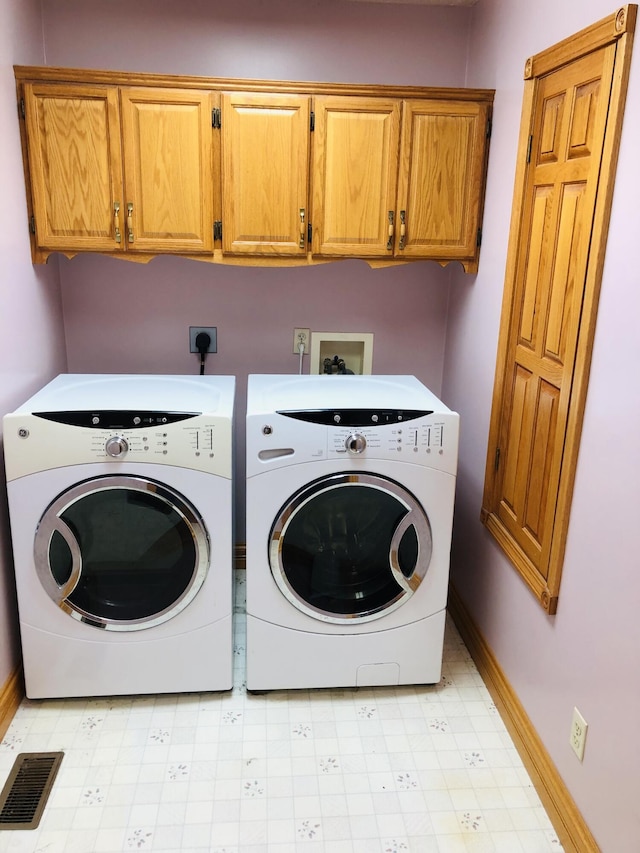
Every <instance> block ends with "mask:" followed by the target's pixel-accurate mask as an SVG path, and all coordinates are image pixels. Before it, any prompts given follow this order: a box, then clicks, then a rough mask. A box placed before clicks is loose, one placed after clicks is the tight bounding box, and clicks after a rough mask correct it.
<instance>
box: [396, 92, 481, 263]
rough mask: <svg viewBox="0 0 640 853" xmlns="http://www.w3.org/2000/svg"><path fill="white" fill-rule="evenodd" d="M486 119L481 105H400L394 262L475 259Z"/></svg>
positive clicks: (423, 102)
mask: <svg viewBox="0 0 640 853" xmlns="http://www.w3.org/2000/svg"><path fill="white" fill-rule="evenodd" d="M487 119H488V107H487V105H486V104H483V103H478V102H473V101H470V102H466V101H454V100H451V101H448V100H441V101H440V100H407V101H405V102H404V105H403V117H402V137H401V144H400V145H401V147H400V150H401V158H400V172H399V179H398V204H397V210H398V214H397V215H398V227H397V228H396V252H395V254H396V257H407V258H420V257H428V258H433V259H435V260H443V261H447V260H452V259H458V260H465V259H468V260H472V259H475V258H476V257H477V253H478V228H479V225H480V216H481V212H482V211H481V209H480V205H481V198H482V187H483V179H484V163H485V154H486V145H487Z"/></svg>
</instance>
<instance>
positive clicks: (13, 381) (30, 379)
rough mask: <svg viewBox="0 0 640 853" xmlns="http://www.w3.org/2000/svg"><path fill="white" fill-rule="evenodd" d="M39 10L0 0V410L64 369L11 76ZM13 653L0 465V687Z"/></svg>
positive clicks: (32, 0) (37, 35) (34, 32)
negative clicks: (39, 260) (38, 259)
mask: <svg viewBox="0 0 640 853" xmlns="http://www.w3.org/2000/svg"><path fill="white" fill-rule="evenodd" d="M39 10H40V3H39V2H36V0H0V127H2V134H1V135H0V186H2V204H0V235H1V236H0V365H1V366H0V417H1V416H2V415H4V414H6V413H7V412H9V411H11V410H12V409H14V408H15V407H16V406H17V405H19V404H20V403H22V402H23V401H24V400H25V399H26V398H27V397H28V396H29V395H30V394H31V393H33V392H34V391H35V390H36V389H37V388H38V387H40V386H41V385H44V384H45V382H47V381H48V380H49V379H50V378H51V376H52V375H54V374H55V373H59V372H60V371H61V370H64V369H65V354H64V336H63V326H62V311H61V302H60V287H59V283H58V275H57V267H56V264H55V263H53V264H52V265H51V267H47V268H44V267H42V268H39V269H37V270H35V269H34V267H33V266H32V264H31V255H30V250H29V232H28V226H27V209H26V201H25V191H24V181H23V177H22V154H21V151H20V130H19V125H18V121H17V118H16V116H17V111H16V91H15V81H14V79H13V64H14V63H33V64H36V63H41V62H42V60H43V53H42V25H41V21H40V12H39ZM0 444H1V427H0ZM0 471H2V466H1V465H0ZM18 654H19V652H18V634H17V619H16V605H15V595H14V583H13V564H12V559H11V548H10V538H9V521H8V517H7V504H6V492H5V488H4V476H3V473H0V689H2V687H3V685H4V684H5V682H6V680H7V677H8V676H9V674H10V673H11V672H12V670H13V669H14V667H15V665H16V663H17V660H18Z"/></svg>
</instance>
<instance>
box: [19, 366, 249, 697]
mask: <svg viewBox="0 0 640 853" xmlns="http://www.w3.org/2000/svg"><path fill="white" fill-rule="evenodd" d="M234 393H235V379H234V377H230V376H194V377H191V376H132V375H106V374H105V375H98V374H97V375H89V374H87V375H79V374H62V375H60V376H58V377H57V378H56V379H54V380H53V381H52V382H50V383H49V384H48V385H47V386H45V387H44V388H43V389H42V390H41V391H39V392H38V393H37V394H35V396H33V397H32V398H31V399H30V400H28V401H27V402H26V403H25V404H24V405H22V406H21V407H20V408H18V409H17V410H16V411H15V412H13V413H11V414H8V415H6V416H5V417H4V450H5V465H6V472H7V490H8V497H9V512H10V518H11V535H12V541H13V553H14V562H15V574H16V587H17V596H18V609H19V615H20V635H21V642H22V651H23V660H24V674H25V682H26V692H27V696H29V697H31V698H47V697H71V696H98V695H125V694H140V693H168V692H188V691H205V690H228V689H230V688H231V686H232V668H233V645H232V644H233V635H232V612H233V605H232V559H233V553H232V552H233V520H232V519H233V516H232V501H233V496H232V466H233V458H232V457H233V450H232V449H233V441H232V426H233V406H234Z"/></svg>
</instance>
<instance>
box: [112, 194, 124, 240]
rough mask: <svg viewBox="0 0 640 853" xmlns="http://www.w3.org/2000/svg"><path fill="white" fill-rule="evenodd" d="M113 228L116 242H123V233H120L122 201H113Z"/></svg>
mask: <svg viewBox="0 0 640 853" xmlns="http://www.w3.org/2000/svg"><path fill="white" fill-rule="evenodd" d="M113 229H114V234H115V240H116V243H121V242H122V235H121V234H120V202H119V201H114V203H113Z"/></svg>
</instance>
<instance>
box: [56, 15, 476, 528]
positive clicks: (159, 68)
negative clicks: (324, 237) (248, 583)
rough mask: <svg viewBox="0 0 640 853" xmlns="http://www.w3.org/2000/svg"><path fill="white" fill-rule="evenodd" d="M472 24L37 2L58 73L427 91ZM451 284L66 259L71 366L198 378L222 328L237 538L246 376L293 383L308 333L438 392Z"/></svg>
mask: <svg viewBox="0 0 640 853" xmlns="http://www.w3.org/2000/svg"><path fill="white" fill-rule="evenodd" d="M468 21H469V14H468V10H464V9H443V8H430V9H425V8H420V7H414V6H411V7H403V9H402V13H401V14H400V13H399V12H398V10H397V9H393V8H391V7H388V6H384V5H377V4H375V5H369V4H362V3H350V2H346V0H328V2H323V3H322V4H321V3H307V4H305V5H304V7H302V6H301V5H300V4H299V3H297V2H294V0H275V2H272V3H271V2H270V3H269V4H268V5H265V4H263V3H262V2H259V0H240V2H239V3H234V4H228V3H225V4H222V3H211V2H199V0H185V2H183V3H181V4H179V5H177V4H175V3H173V2H164V0H163V2H151V0H142V2H138V3H135V4H131V3H130V2H122V0H114V1H113V2H110V3H92V4H87V3H86V2H84V0H49V2H47V3H45V4H44V30H45V46H46V57H47V64H50V65H63V66H80V67H82V66H85V67H86V66H89V67H94V68H100V67H108V68H116V69H117V68H119V69H127V70H133V71H136V70H140V71H154V72H162V73H183V74H186V73H188V74H202V75H206V76H219V77H232V76H237V77H260V78H273V79H294V80H321V81H322V80H324V81H343V82H349V81H351V82H363V83H376V82H384V83H398V84H411V85H434V86H441V85H449V86H456V85H462V84H463V83H464V73H465V67H466V60H465V54H466V42H467V29H468V27H467V25H468ZM125 22H126V24H125ZM452 273H453V269H452V268H445V269H443V268H441V267H439V266H438V265H437V264H429V263H418V264H409V265H405V266H402V267H400V268H394V269H379V270H372V269H371V268H370V267H368V266H367V265H366V264H365V263H364V262H360V261H344V262H340V263H330V264H323V265H322V266H316V267H311V268H304V267H298V268H294V269H291V268H285V269H283V268H280V269H260V268H253V267H226V266H220V265H211V264H207V263H201V262H198V261H187V260H182V259H175V258H157V259H154V260H153V261H152V262H151V263H150V264H149V265H148V266H145V265H139V264H131V263H126V262H122V261H119V260H116V259H110V258H100V257H93V256H91V257H88V256H85V257H78V258H75V259H73V260H71V261H67V260H65V259H61V260H60V276H61V281H62V293H63V302H64V316H65V325H66V332H67V353H68V359H69V370H71V371H85V370H88V371H91V372H93V371H96V372H100V371H114V372H131V373H134V372H143V371H148V372H152V373H191V372H195V371H197V369H198V361H197V357H196V356H193V355H190V354H189V352H188V327H189V326H190V325H211V326H217V328H218V354H217V355H215V356H210V357H209V359H208V361H207V370H208V371H211V372H215V373H232V374H235V375H236V376H237V377H238V406H237V412H238V418H237V422H238V430H237V437H238V442H237V450H238V452H237V465H236V473H237V482H238V484H239V486H238V489H237V501H236V503H237V528H236V534H237V539H238V541H244V489H243V476H244V423H243V420H242V415H243V412H244V402H245V387H246V376H247V375H248V374H249V373H261V372H262V373H264V372H270V371H273V372H297V370H298V360H297V358H296V356H294V355H293V353H292V334H293V329H294V327H300V326H302V327H306V328H310V329H312V330H315V331H342V332H348V331H353V332H373V334H374V346H373V360H374V366H373V369H374V371H376V372H379V373H394V372H396V373H415V374H416V375H418V376H419V377H420V378H421V379H422V380H423V381H424V382H426V383H427V384H428V385H429V386H431V387H432V388H433V389H434V390H435V391H436V392H439V391H440V387H441V381H442V364H443V362H442V359H443V354H444V336H445V330H446V310H447V300H448V294H449V283H450V280H451V275H452ZM304 369H305V371H306V370H308V367H307V366H305V368H304Z"/></svg>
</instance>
